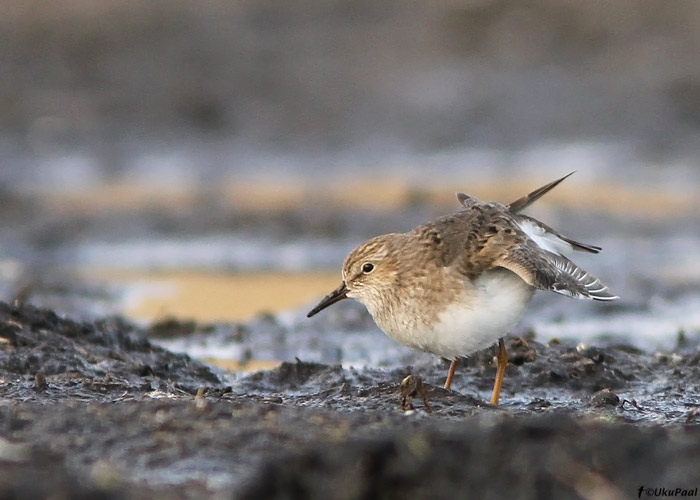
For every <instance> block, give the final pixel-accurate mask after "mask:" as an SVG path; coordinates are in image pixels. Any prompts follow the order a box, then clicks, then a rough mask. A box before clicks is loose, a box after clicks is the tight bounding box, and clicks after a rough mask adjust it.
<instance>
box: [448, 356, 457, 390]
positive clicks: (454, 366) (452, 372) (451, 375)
mask: <svg viewBox="0 0 700 500" xmlns="http://www.w3.org/2000/svg"><path fill="white" fill-rule="evenodd" d="M458 363H459V360H458V359H457V358H455V359H453V360H452V363H450V371H448V372H447V379H445V389H449V388H450V386H451V385H452V379H453V378H454V377H455V370H456V369H457V364H458Z"/></svg>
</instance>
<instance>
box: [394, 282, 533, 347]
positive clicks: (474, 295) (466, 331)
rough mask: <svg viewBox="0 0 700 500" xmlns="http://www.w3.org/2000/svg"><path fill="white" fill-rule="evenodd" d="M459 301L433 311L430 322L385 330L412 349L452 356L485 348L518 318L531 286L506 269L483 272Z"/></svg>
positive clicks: (531, 290) (529, 296)
mask: <svg viewBox="0 0 700 500" xmlns="http://www.w3.org/2000/svg"><path fill="white" fill-rule="evenodd" d="M473 285H474V289H473V290H470V289H468V288H465V291H464V293H463V294H462V296H461V297H460V300H459V301H457V302H454V303H452V304H450V305H449V306H447V307H445V308H443V309H442V310H441V311H438V312H437V321H435V322H433V324H431V325H427V326H426V325H421V324H420V323H418V324H415V325H411V326H410V327H408V325H405V324H404V325H403V327H402V328H396V329H394V328H391V329H390V330H393V331H388V330H385V331H386V333H387V335H389V337H391V338H393V339H394V340H396V341H398V342H400V343H402V344H405V345H407V346H409V347H413V348H414V349H419V350H421V351H426V352H430V353H433V354H436V355H438V356H441V357H444V358H448V359H453V358H456V357H460V356H466V355H469V354H471V353H473V352H476V351H479V350H481V349H485V348H486V347H489V346H490V345H492V344H493V343H495V342H496V341H497V340H498V339H499V338H500V337H502V336H504V335H505V334H507V333H508V332H509V331H510V330H511V329H512V328H513V327H515V325H516V324H517V322H518V321H519V320H520V318H521V317H522V315H523V312H524V311H525V307H526V306H527V304H528V303H529V302H530V299H531V298H532V294H533V292H534V289H533V288H532V287H531V286H529V285H528V284H527V283H525V282H524V281H523V280H522V279H520V278H519V277H518V276H517V275H516V274H514V273H512V272H511V271H508V270H506V269H495V270H492V271H488V272H486V273H484V274H483V275H482V276H481V277H480V278H478V279H477V280H476V281H475V282H474V284H473Z"/></svg>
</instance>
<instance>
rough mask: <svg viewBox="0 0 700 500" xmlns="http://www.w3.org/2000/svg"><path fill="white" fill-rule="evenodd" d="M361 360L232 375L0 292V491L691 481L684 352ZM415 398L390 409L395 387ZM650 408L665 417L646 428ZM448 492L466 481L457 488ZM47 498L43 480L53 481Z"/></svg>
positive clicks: (634, 485) (115, 327)
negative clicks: (449, 363) (500, 386)
mask: <svg viewBox="0 0 700 500" xmlns="http://www.w3.org/2000/svg"><path fill="white" fill-rule="evenodd" d="M508 346H509V351H510V355H511V366H509V367H508V372H507V376H506V383H505V385H504V392H503V394H502V401H503V403H504V404H503V405H502V406H501V407H498V408H494V407H491V406H490V405H488V404H487V403H485V402H484V401H483V399H484V398H485V397H486V396H487V395H488V391H489V390H490V385H491V383H492V381H493V374H494V372H495V368H494V367H493V359H492V356H493V352H489V351H485V352H484V353H481V354H479V355H476V356H473V357H472V358H470V359H469V360H465V362H464V363H463V366H461V367H460V369H459V370H458V374H457V377H456V378H455V382H454V385H453V387H454V388H455V389H456V391H446V390H444V389H442V388H441V384H442V381H443V377H444V375H445V372H446V365H444V364H443V363H440V362H437V363H424V364H421V365H416V366H412V367H403V368H395V369H391V370H379V369H373V368H362V369H360V368H355V369H353V368H344V367H341V366H339V365H337V366H332V365H326V364H322V363H305V362H303V361H298V360H297V361H293V362H287V363H284V364H282V366H280V367H279V368H277V369H275V370H270V371H262V372H257V373H252V374H249V375H244V376H238V377H234V376H231V375H227V374H225V373H221V372H218V371H217V370H216V369H215V368H210V367H208V366H207V365H205V364H202V363H200V362H198V361H195V360H192V359H190V358H189V357H187V356H185V355H181V354H175V353H171V352H169V351H167V350H165V349H162V348H160V347H157V346H154V345H153V344H151V343H150V342H149V341H148V340H147V339H146V338H145V336H144V331H142V330H140V329H139V328H137V327H135V326H134V325H132V324H130V323H128V322H126V321H124V320H121V319H118V318H112V319H105V320H102V321H97V322H76V321H72V320H69V319H63V318H60V317H58V316H57V315H56V314H55V313H53V312H51V311H48V310H41V309H37V308H34V307H31V306H17V307H14V306H10V305H7V304H0V395H2V402H1V404H0V464H2V467H0V498H47V497H49V496H51V497H52V498H147V497H148V498H151V499H153V498H280V499H281V498H312V499H315V498H319V499H320V498H324V499H325V498H340V499H359V498H374V497H384V498H407V497H409V496H410V497H411V498H454V492H455V491H463V492H468V496H470V497H474V498H506V497H507V498H541V499H548V498H632V497H633V496H635V495H637V491H638V489H639V487H640V486H643V485H646V486H650V487H654V486H658V487H662V486H663V487H669V486H673V487H678V488H695V487H697V486H698V485H700V466H699V465H700V463H699V462H698V458H697V449H699V447H700V426H698V425H697V424H698V423H699V422H700V416H698V410H697V408H698V407H700V399H699V398H700V396H699V395H700V388H699V387H698V384H699V381H700V355H698V354H697V353H694V352H692V351H688V352H685V353H681V354H664V355H651V354H647V353H643V352H640V351H637V350H635V349H631V348H627V347H624V346H619V347H606V348H598V347H579V348H577V347H575V346H567V345H563V344H557V343H553V344H552V345H543V344H540V343H537V342H535V341H532V340H523V339H517V338H513V339H509V340H508ZM409 373H412V374H413V375H414V376H420V377H421V378H422V380H423V385H424V387H425V389H426V391H427V396H428V399H429V401H430V405H431V407H432V409H433V413H431V414H427V413H426V412H425V411H424V409H423V408H422V402H421V400H420V398H415V399H414V401H413V403H414V405H415V407H416V410H415V411H409V412H404V411H402V410H401V409H400V406H399V383H400V381H401V380H402V379H403V377H405V376H406V375H408V374H409ZM659 424H663V425H659ZM465 494H466V493H465ZM56 495H58V496H56Z"/></svg>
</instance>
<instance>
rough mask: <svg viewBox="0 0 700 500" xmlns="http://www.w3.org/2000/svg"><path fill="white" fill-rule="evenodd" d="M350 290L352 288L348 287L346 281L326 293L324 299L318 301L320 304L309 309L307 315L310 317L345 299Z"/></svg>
mask: <svg viewBox="0 0 700 500" xmlns="http://www.w3.org/2000/svg"><path fill="white" fill-rule="evenodd" d="M349 291H350V290H348V287H346V286H345V283H343V284H342V285H340V286H339V287H338V288H336V289H335V290H333V291H332V292H331V293H329V294H328V295H326V296H325V297H324V298H323V300H322V301H321V302H319V303H318V305H317V306H316V307H314V308H313V309H311V310H310V311H309V314H307V315H306V317H307V318H310V317H311V316H313V315H314V314H316V313H319V312H321V311H323V310H324V309H325V308H326V307H328V306H332V305H333V304H335V303H336V302H339V301H341V300H343V299H344V298H345V297H347V295H348V292H349Z"/></svg>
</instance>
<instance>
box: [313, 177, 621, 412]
mask: <svg viewBox="0 0 700 500" xmlns="http://www.w3.org/2000/svg"><path fill="white" fill-rule="evenodd" d="M573 173H574V172H571V173H569V174H567V175H565V176H564V177H561V178H560V179H557V180H555V181H552V182H550V183H548V184H545V185H544V186H542V187H540V188H538V189H535V190H534V191H532V192H530V193H529V194H527V195H525V196H523V197H521V198H518V199H517V200H515V201H513V202H512V203H509V204H507V205H504V204H501V203H498V202H482V201H480V200H478V199H477V198H475V197H472V196H469V195H467V194H464V193H457V200H458V201H459V203H460V205H461V210H459V211H457V212H455V213H452V214H449V215H444V216H441V217H439V218H437V219H435V220H432V221H430V222H427V223H425V224H423V225H420V226H418V227H416V228H415V229H413V230H412V231H409V232H406V233H390V234H384V235H381V236H376V237H374V238H371V239H369V240H368V241H366V242H364V243H362V244H361V245H359V246H358V247H356V248H355V249H354V250H352V251H351V252H350V253H349V254H348V256H347V257H346V258H345V261H344V263H343V268H342V283H341V284H340V286H338V287H337V288H336V289H335V290H333V291H332V292H330V293H329V294H328V295H326V296H325V297H324V298H323V299H322V300H321V301H320V302H319V304H318V305H317V306H316V307H314V308H313V309H311V311H309V313H308V314H307V317H309V318H310V317H312V316H314V315H316V314H317V313H319V312H320V311H322V310H323V309H326V308H327V307H329V306H331V305H333V304H335V303H336V302H339V301H341V300H343V299H345V298H348V297H349V298H353V299H355V300H357V301H359V302H360V303H362V304H363V305H364V306H365V307H366V308H367V310H368V311H369V313H370V315H371V316H372V318H373V319H374V321H375V323H376V324H377V326H379V328H380V329H381V330H383V331H384V333H386V335H388V336H389V337H390V338H392V339H394V340H395V341H397V342H399V343H401V344H404V345H406V346H408V347H411V348H413V349H417V350H420V351H424V352H428V353H431V354H433V355H436V356H439V357H441V358H446V359H448V360H450V361H451V363H450V368H449V371H448V373H447V378H446V380H445V384H444V388H445V389H450V388H451V385H452V380H453V377H454V374H455V370H456V368H457V365H458V363H459V359H460V358H463V357H466V356H469V355H471V354H473V353H475V352H478V351H481V350H484V349H486V348H488V347H490V346H492V345H494V344H496V343H497V345H498V350H497V354H496V362H497V370H496V379H495V382H494V387H493V391H492V395H491V400H490V403H491V404H492V405H498V403H499V401H500V392H501V386H502V383H503V378H504V375H505V370H506V366H507V364H508V353H507V351H506V347H505V342H504V336H505V335H506V334H507V333H509V332H510V331H511V330H512V329H513V328H514V327H515V326H516V325H517V323H518V322H519V320H520V319H521V317H522V315H523V314H524V312H525V310H526V308H527V305H528V304H529V302H530V300H531V299H532V296H533V294H534V292H535V291H536V290H545V291H550V292H555V293H558V294H561V295H565V296H568V297H572V298H577V299H588V300H596V301H612V300H615V299H618V298H619V297H618V296H617V295H613V294H612V293H610V291H609V288H608V286H606V285H605V284H604V283H603V282H601V280H600V279H598V278H597V277H595V276H594V275H592V274H590V273H589V272H587V271H585V270H583V269H582V268H581V267H579V266H577V265H576V264H574V263H573V262H572V261H571V260H569V257H568V256H570V255H571V254H572V253H573V252H574V251H580V252H587V253H593V254H596V253H598V252H599V251H600V250H601V247H598V246H595V245H590V244H586V243H581V242H578V241H575V240H573V239H571V238H568V237H566V236H564V235H562V234H560V233H559V232H557V231H555V230H554V229H552V228H551V227H549V226H548V225H546V224H544V223H543V222H540V221H539V220H537V219H535V218H533V217H530V216H528V215H525V214H522V213H521V212H522V211H523V210H524V209H526V208H527V207H529V206H530V205H532V204H533V203H534V202H535V201H537V200H538V199H539V198H541V197H542V196H544V195H545V194H547V193H548V192H549V191H551V190H552V189H554V188H555V187H556V186H557V185H559V184H560V183H561V182H562V181H564V179H566V178H568V177H569V176H570V175H572V174H573Z"/></svg>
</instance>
